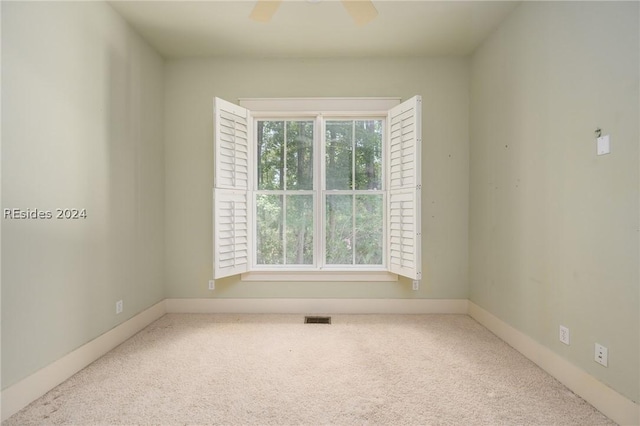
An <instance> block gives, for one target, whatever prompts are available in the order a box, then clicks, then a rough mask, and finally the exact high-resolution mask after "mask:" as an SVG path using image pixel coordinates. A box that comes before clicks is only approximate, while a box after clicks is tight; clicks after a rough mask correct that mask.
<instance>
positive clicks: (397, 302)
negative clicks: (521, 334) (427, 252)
mask: <svg viewBox="0 0 640 426" xmlns="http://www.w3.org/2000/svg"><path fill="white" fill-rule="evenodd" d="M166 302H167V313H202V314H204V313H239V314H465V315H466V314H467V311H468V307H467V303H468V301H467V299H166Z"/></svg>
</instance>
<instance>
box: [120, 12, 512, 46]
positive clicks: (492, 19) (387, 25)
mask: <svg viewBox="0 0 640 426" xmlns="http://www.w3.org/2000/svg"><path fill="white" fill-rule="evenodd" d="M109 3H110V4H111V6H112V7H113V8H114V9H115V10H116V11H117V12H118V13H119V14H120V15H122V16H123V17H124V19H125V20H127V21H128V22H129V23H130V24H131V25H132V26H133V28H135V29H136V31H138V33H139V34H140V35H142V36H143V37H144V38H145V39H146V40H147V41H148V42H149V43H150V44H151V45H152V46H154V47H155V48H156V49H157V50H158V52H160V54H162V55H163V56H164V57H166V58H185V57H221V56H225V57H297V58H309V57H347V56H348V57H365V56H366V57H378V56H440V55H467V54H469V53H471V52H473V50H474V49H475V48H476V47H477V46H478V45H479V44H480V43H481V42H482V41H483V40H484V39H485V38H486V37H487V36H488V35H489V34H490V33H491V31H493V30H494V29H495V28H496V27H497V26H498V24H499V23H500V22H501V21H502V20H503V19H504V18H505V17H506V16H507V15H508V14H509V13H510V12H511V11H512V10H513V9H514V8H515V7H516V6H517V5H518V2H515V1H402V0H373V3H374V5H375V7H376V9H377V10H378V12H379V14H378V16H377V18H376V19H374V20H373V21H372V22H370V23H369V24H367V25H365V26H362V27H358V26H356V25H355V24H354V22H353V20H352V19H351V17H350V16H349V15H348V13H347V11H346V10H345V8H344V7H343V5H342V4H341V2H340V1H336V0H324V1H320V2H310V1H285V2H283V3H282V4H281V6H280V8H279V9H278V11H277V12H276V14H275V15H274V17H273V19H272V20H271V22H269V23H258V22H254V21H252V20H250V19H249V14H250V13H251V10H252V9H253V6H254V4H255V1H244V0H235V1H219V0H217V1H184V0H173V1H171V0H162V1H110V2H109Z"/></svg>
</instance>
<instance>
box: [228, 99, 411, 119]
mask: <svg viewBox="0 0 640 426" xmlns="http://www.w3.org/2000/svg"><path fill="white" fill-rule="evenodd" d="M400 101H401V99H400V98H240V99H238V104H239V105H240V106H241V107H243V108H247V109H249V110H251V114H252V115H253V116H256V114H259V113H272V112H278V111H279V112H282V111H295V114H299V113H302V112H322V111H324V112H332V113H333V112H344V113H346V112H359V113H362V112H367V111H368V112H371V111H376V112H383V113H384V114H386V112H387V111H388V110H390V109H391V108H393V107H394V106H397V105H400Z"/></svg>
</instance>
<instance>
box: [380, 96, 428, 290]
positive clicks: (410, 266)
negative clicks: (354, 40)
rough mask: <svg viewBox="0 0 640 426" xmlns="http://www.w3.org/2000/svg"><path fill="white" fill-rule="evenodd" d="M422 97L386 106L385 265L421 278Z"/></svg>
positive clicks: (409, 275) (403, 273)
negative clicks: (386, 192) (390, 107)
mask: <svg viewBox="0 0 640 426" xmlns="http://www.w3.org/2000/svg"><path fill="white" fill-rule="evenodd" d="M421 118H422V98H421V97H420V96H415V97H413V98H411V99H409V100H408V101H406V102H403V103H402V104H400V105H398V106H397V107H394V108H392V109H391V110H389V114H388V118H387V126H388V129H389V130H388V148H387V153H388V156H387V159H388V164H387V171H388V174H387V176H388V183H389V186H388V191H389V194H388V197H387V200H388V201H387V220H388V228H387V229H388V236H387V241H388V244H389V246H388V250H389V251H388V254H387V256H388V265H389V271H391V272H393V273H395V274H398V275H402V276H405V277H409V278H412V279H414V280H419V279H421V278H422V262H421V247H420V245H421V241H420V240H421V232H422V231H421V225H420V218H421V215H420V190H421V187H422V183H421V182H422V180H421V173H420V164H421V154H420V145H421V143H422V135H421V131H422V130H421Z"/></svg>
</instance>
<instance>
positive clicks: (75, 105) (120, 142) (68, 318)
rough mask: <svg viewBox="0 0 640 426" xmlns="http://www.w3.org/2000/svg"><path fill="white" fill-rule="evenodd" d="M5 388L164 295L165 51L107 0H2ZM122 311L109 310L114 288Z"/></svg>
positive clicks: (3, 370) (3, 366)
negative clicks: (63, 214) (37, 215)
mask: <svg viewBox="0 0 640 426" xmlns="http://www.w3.org/2000/svg"><path fill="white" fill-rule="evenodd" d="M1 7H2V207H3V209H4V208H22V209H27V208H30V209H35V208H38V209H42V210H55V209H56V208H85V209H86V210H87V215H88V217H87V219H86V220H77V221H71V220H69V221H59V220H55V219H52V220H28V219H27V220H7V219H3V220H2V388H3V389H4V388H7V387H8V386H10V385H12V384H14V383H16V382H17V381H18V380H20V379H22V378H24V377H26V376H28V375H29V374H32V373H34V372H35V371H36V370H38V369H39V368H42V367H44V366H46V365H48V364H50V363H51V362H53V361H55V360H57V359H59V358H60V357H62V356H64V355H65V354H67V353H69V352H71V351H72V350H74V349H76V348H78V347H79V346H81V345H83V344H85V343H87V342H89V341H90V340H92V339H94V338H96V337H97V336H99V335H101V334H103V333H104V332H106V331H108V330H109V329H111V328H113V327H114V326H116V325H117V324H119V323H121V322H123V321H125V320H126V319H128V318H131V317H132V316H133V315H135V314H136V313H138V312H140V311H142V310H144V309H146V308H148V307H149V306H151V305H153V304H155V303H156V302H158V301H160V300H162V299H164V287H163V284H164V278H163V274H164V271H163V256H164V242H163V240H164V216H163V209H164V181H163V180H164V154H163V150H164V145H163V143H162V114H163V110H162V104H163V60H162V59H161V58H160V57H159V56H158V55H157V54H156V53H154V51H152V50H151V49H150V48H149V47H148V46H147V45H146V44H145V42H143V41H142V40H141V39H140V38H139V37H138V36H137V35H135V34H134V33H133V32H132V31H131V30H130V29H129V27H128V26H127V25H126V24H125V22H124V21H123V20H122V19H121V18H120V17H119V16H118V15H117V14H116V13H115V12H114V11H113V10H112V9H111V7H109V6H108V5H106V4H105V3H95V2H77V3H72V2H65V3H63V2H56V3H47V2H37V3H36V2H33V3H32V2H15V3H14V2H4V1H3V2H2V5H1ZM119 299H123V300H124V312H123V313H122V314H121V315H118V316H116V315H115V302H116V301H117V300H119Z"/></svg>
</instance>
